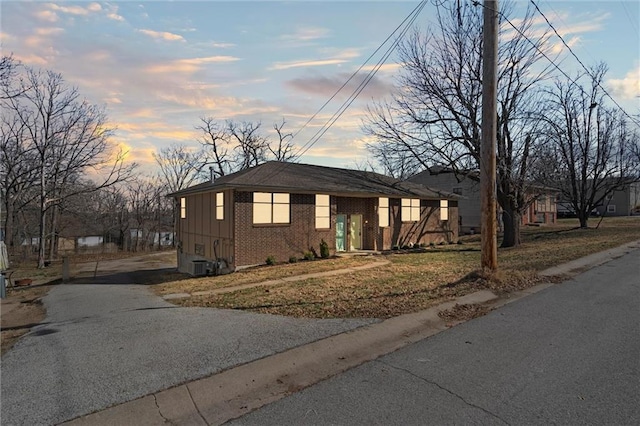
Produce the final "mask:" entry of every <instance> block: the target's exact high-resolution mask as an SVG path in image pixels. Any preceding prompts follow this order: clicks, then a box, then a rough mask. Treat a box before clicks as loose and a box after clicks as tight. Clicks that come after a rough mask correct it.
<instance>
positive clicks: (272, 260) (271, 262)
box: [265, 256, 276, 265]
mask: <svg viewBox="0 0 640 426" xmlns="http://www.w3.org/2000/svg"><path fill="white" fill-rule="evenodd" d="M265 263H266V264H267V265H275V264H276V258H275V257H274V256H268V257H267V260H266V261H265Z"/></svg>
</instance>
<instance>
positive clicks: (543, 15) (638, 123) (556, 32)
mask: <svg viewBox="0 0 640 426" xmlns="http://www.w3.org/2000/svg"><path fill="white" fill-rule="evenodd" d="M530 1H531V4H533V7H535V8H536V10H537V11H538V13H539V14H540V16H542V17H543V18H544V20H545V21H546V22H547V24H548V25H549V27H550V28H551V29H552V30H553V32H554V33H555V34H556V36H558V38H559V39H560V41H562V44H564V45H565V47H566V48H567V49H568V50H569V53H571V55H572V56H573V57H574V58H575V59H576V61H578V63H579V64H580V66H581V67H582V69H584V71H585V72H586V73H587V75H589V77H591V79H592V80H593V81H594V82H595V83H596V85H597V86H598V87H599V88H600V89H602V92H603V93H604V94H605V95H607V97H608V98H609V99H611V101H612V102H613V103H614V104H615V105H616V106H617V107H618V108H620V111H622V113H623V114H624V115H626V116H627V117H628V118H629V119H630V120H631V121H633V122H634V123H636V124H637V125H638V126H640V121H637V120H636V119H634V118H633V117H632V116H631V115H629V113H627V111H625V109H624V108H622V106H621V105H620V104H619V103H618V102H617V101H616V100H615V99H614V98H613V96H611V95H610V94H609V92H608V91H607V89H605V88H604V87H603V86H602V84H600V82H599V81H598V80H597V79H596V78H595V76H594V75H593V74H591V71H590V70H589V69H588V68H587V67H586V66H585V65H584V63H583V62H582V61H581V60H580V58H578V55H576V54H575V53H574V52H573V49H571V46H569V44H567V42H566V41H565V40H564V38H563V37H562V36H561V35H560V34H559V33H558V31H557V30H556V28H555V27H554V26H553V24H552V23H551V22H550V21H549V19H548V18H547V17H546V15H545V14H544V13H542V11H541V10H540V8H539V7H538V5H537V4H536V2H535V1H533V0H530ZM505 19H506V18H505ZM514 28H515V27H514ZM525 37H526V36H525ZM565 75H566V74H565Z"/></svg>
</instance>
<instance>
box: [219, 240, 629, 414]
mask: <svg viewBox="0 0 640 426" xmlns="http://www.w3.org/2000/svg"><path fill="white" fill-rule="evenodd" d="M230 424H233V425H283V424H295V425H328V424H332V425H414V424H415V425H418V424H419V425H427V424H465V425H469V424H527V425H529V424H540V425H542V424H544V425H548V424H571V425H573V424H576V425H577V424H580V425H583V424H597V425H602V424H608V425H631V424H640V250H637V249H636V250H633V251H630V252H629V253H627V254H625V255H624V256H622V257H620V258H618V259H615V260H613V261H611V262H609V263H605V264H604V265H601V266H599V267H597V268H594V269H592V270H590V271H587V272H585V273H583V274H580V275H578V276H576V277H574V278H573V279H571V280H568V281H566V282H563V283H561V284H559V285H555V286H551V287H548V288H546V289H545V290H542V291H540V292H538V293H536V294H534V295H531V296H529V297H526V298H522V299H520V300H517V301H515V302H513V303H510V304H508V305H506V306H503V307H501V308H500V309H497V310H495V311H493V312H491V313H490V314H488V315H486V316H484V317H481V318H477V319H475V320H472V321H469V322H466V323H464V324H461V325H459V326H456V327H454V328H452V329H449V330H447V331H445V332H442V333H439V334H436V335H434V336H432V337H430V338H427V339H424V340H421V341H419V342H417V343H414V344H412V345H409V346H407V347H405V348H403V349H400V350H398V351H396V352H394V353H392V354H389V355H386V356H383V357H380V358H378V359H377V360H375V361H371V362H367V363H365V364H363V365H361V366H359V367H356V368H354V369H351V370H349V371H347V372H345V373H343V374H341V375H339V376H335V377H334V378H331V379H329V380H326V381H323V382H320V383H318V384H316V385H314V386H311V387H309V388H307V389H305V390H302V391H300V392H297V393H295V394H293V395H291V396H289V397H286V398H284V399H281V400H279V401H277V402H274V403H272V404H270V405H266V406H264V407H263V408H261V409H258V410H256V411H253V412H252V413H249V414H247V415H245V416H243V417H241V418H238V419H236V420H235V421H232V422H231V423H230Z"/></svg>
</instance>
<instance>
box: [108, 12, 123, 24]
mask: <svg viewBox="0 0 640 426" xmlns="http://www.w3.org/2000/svg"><path fill="white" fill-rule="evenodd" d="M107 18H109V19H113V20H114V21H120V22H122V21H124V17H122V16H121V15H118V14H117V13H114V12H111V13H108V14H107Z"/></svg>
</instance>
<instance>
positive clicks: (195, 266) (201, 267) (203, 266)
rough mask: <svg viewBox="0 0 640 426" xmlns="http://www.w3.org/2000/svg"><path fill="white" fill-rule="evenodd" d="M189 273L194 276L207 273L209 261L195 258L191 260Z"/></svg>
mask: <svg viewBox="0 0 640 426" xmlns="http://www.w3.org/2000/svg"><path fill="white" fill-rule="evenodd" d="M189 275H192V276H194V277H202V276H205V275H207V261H206V260H193V261H191V262H189Z"/></svg>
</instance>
